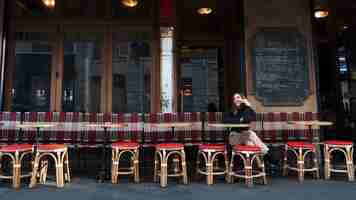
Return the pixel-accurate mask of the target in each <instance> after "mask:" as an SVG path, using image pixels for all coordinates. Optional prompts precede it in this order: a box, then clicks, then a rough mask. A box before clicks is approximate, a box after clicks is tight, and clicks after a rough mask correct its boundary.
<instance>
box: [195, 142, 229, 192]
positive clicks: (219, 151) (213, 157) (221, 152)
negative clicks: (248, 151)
mask: <svg viewBox="0 0 356 200" xmlns="http://www.w3.org/2000/svg"><path fill="white" fill-rule="evenodd" d="M218 156H223V158H224V163H225V166H224V167H223V170H221V168H219V166H218V164H219V162H215V161H218V160H217V159H218ZM201 158H203V161H204V164H205V169H201V168H200V161H201ZM214 164H215V165H214ZM228 169H229V159H228V157H227V150H226V148H225V145H223V144H201V145H199V151H198V158H197V169H196V170H197V173H199V174H203V175H206V182H207V184H208V185H212V184H213V183H214V176H216V175H225V179H226V181H227V182H230V178H229V173H228V172H229V170H228Z"/></svg>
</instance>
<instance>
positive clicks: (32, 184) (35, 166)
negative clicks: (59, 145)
mask: <svg viewBox="0 0 356 200" xmlns="http://www.w3.org/2000/svg"><path fill="white" fill-rule="evenodd" d="M39 159H40V154H39V152H36V155H35V161H34V163H33V169H32V175H31V181H30V185H29V187H30V188H33V187H35V186H36V184H37V170H38V165H39Z"/></svg>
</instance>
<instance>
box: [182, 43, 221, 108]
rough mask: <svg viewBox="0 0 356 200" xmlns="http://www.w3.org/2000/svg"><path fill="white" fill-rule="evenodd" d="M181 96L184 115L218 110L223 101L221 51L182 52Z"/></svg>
mask: <svg viewBox="0 0 356 200" xmlns="http://www.w3.org/2000/svg"><path fill="white" fill-rule="evenodd" d="M180 65H181V75H180V76H181V78H180V97H181V99H180V100H181V107H182V108H183V111H184V112H206V111H211V112H214V111H218V110H219V108H221V106H222V102H223V91H224V89H223V85H224V84H223V67H222V66H221V65H219V59H218V49H215V48H211V49H188V48H185V49H182V51H181V56H180Z"/></svg>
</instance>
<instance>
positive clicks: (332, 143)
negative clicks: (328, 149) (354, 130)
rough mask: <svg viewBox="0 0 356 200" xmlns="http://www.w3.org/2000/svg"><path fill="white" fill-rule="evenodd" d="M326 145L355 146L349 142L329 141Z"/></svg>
mask: <svg viewBox="0 0 356 200" xmlns="http://www.w3.org/2000/svg"><path fill="white" fill-rule="evenodd" d="M324 144H328V145H353V142H351V141H347V140H327V141H325V142H324Z"/></svg>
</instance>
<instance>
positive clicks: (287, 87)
mask: <svg viewBox="0 0 356 200" xmlns="http://www.w3.org/2000/svg"><path fill="white" fill-rule="evenodd" d="M250 44H251V45H252V46H251V51H252V52H251V59H252V62H251V63H252V78H253V80H252V82H253V94H254V95H255V96H256V98H257V99H258V100H260V101H261V102H262V103H263V105H264V106H300V105H302V104H303V101H304V99H305V98H306V97H307V96H308V95H309V70H308V62H307V49H306V40H305V38H304V36H303V35H302V34H300V33H299V32H298V30H297V29H296V28H261V29H259V31H258V32H257V33H256V35H255V36H254V37H253V38H252V41H251V43H250Z"/></svg>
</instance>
